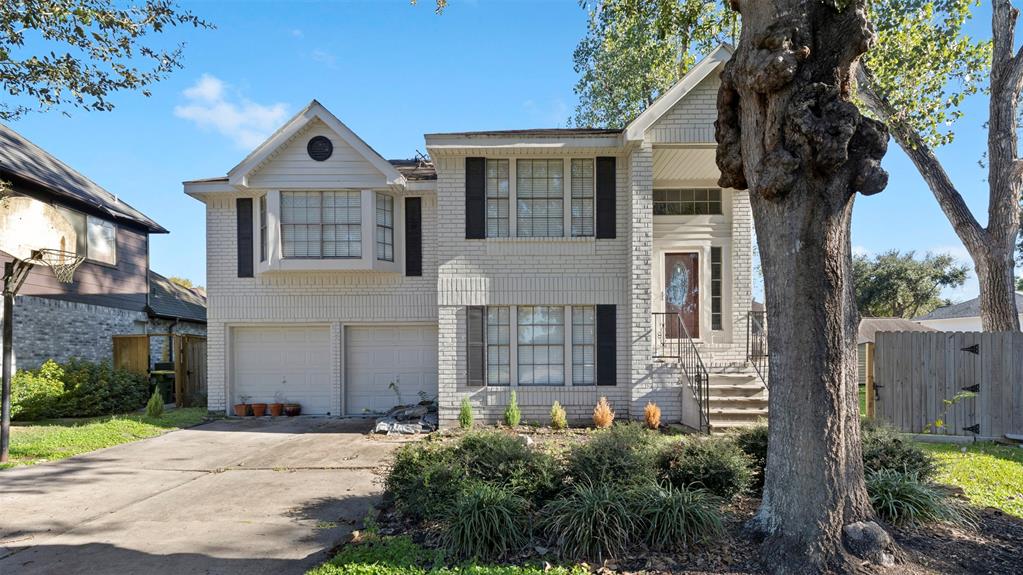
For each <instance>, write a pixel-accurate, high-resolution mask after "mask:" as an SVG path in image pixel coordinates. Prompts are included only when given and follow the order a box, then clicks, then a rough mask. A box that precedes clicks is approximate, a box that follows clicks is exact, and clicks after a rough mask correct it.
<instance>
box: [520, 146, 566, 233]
mask: <svg viewBox="0 0 1023 575" xmlns="http://www.w3.org/2000/svg"><path fill="white" fill-rule="evenodd" d="M564 172H565V162H564V161H563V160H519V161H517V162H515V199H516V220H515V227H516V234H517V235H519V236H520V237H558V236H563V235H565V225H564V218H565V214H564V205H565V190H564V185H565V177H564V176H565V174H564Z"/></svg>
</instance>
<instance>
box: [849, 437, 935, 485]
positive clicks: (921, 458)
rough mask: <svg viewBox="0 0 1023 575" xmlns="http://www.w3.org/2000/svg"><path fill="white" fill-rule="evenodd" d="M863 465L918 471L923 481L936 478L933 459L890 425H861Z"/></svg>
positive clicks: (916, 472)
mask: <svg viewBox="0 0 1023 575" xmlns="http://www.w3.org/2000/svg"><path fill="white" fill-rule="evenodd" d="M862 435H863V467H864V469H865V470H866V471H881V470H882V469H892V470H896V471H905V472H907V473H915V474H916V475H917V477H919V478H920V479H921V480H924V481H927V480H930V479H933V478H934V474H935V473H936V472H937V468H936V467H935V465H934V460H933V459H932V458H931V456H930V455H928V454H927V452H926V451H924V450H923V449H922V448H921V447H920V445H919V444H917V443H914V442H913V441H912V440H909V439H906V438H904V437H902V436H901V435H899V433H898V432H897V431H895V430H894V429H892V428H891V427H888V426H884V425H879V424H876V423H866V424H864V425H863V428H862Z"/></svg>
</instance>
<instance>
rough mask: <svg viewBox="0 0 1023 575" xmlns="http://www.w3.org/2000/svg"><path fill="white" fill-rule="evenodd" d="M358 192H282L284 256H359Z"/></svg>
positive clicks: (360, 212) (360, 214) (359, 202)
mask: <svg viewBox="0 0 1023 575" xmlns="http://www.w3.org/2000/svg"><path fill="white" fill-rule="evenodd" d="M361 222H362V201H361V194H360V192H281V244H282V246H283V250H284V257H286V258H358V257H361V256H362V225H361Z"/></svg>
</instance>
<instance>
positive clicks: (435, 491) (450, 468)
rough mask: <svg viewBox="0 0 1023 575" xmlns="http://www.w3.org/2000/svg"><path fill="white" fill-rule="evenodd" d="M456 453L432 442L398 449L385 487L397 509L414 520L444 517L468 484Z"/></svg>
mask: <svg viewBox="0 0 1023 575" xmlns="http://www.w3.org/2000/svg"><path fill="white" fill-rule="evenodd" d="M466 479H467V477H466V472H465V469H464V468H463V467H462V466H461V465H459V464H458V462H457V459H456V457H455V453H454V450H453V449H452V448H450V447H447V446H443V445H438V444H434V443H430V442H418V443H412V444H409V445H405V446H403V447H401V448H400V449H398V451H397V452H396V453H395V456H394V463H393V465H392V466H391V470H390V473H388V475H387V479H386V481H385V487H386V489H387V493H388V495H389V496H390V497H392V498H393V500H394V506H395V508H396V509H397V510H398V511H399V512H401V513H402V514H403V515H405V516H406V517H408V518H409V519H412V520H421V519H425V518H428V517H441V516H443V514H444V512H445V511H447V509H448V508H449V507H450V506H451V505H452V504H453V503H454V501H455V498H456V497H457V496H458V494H459V492H461V490H462V488H463V486H464V485H465V482H466Z"/></svg>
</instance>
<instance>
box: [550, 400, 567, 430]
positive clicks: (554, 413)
mask: <svg viewBox="0 0 1023 575" xmlns="http://www.w3.org/2000/svg"><path fill="white" fill-rule="evenodd" d="M567 428H568V414H567V413H565V408H564V407H561V402H558V401H555V402H554V405H552V406H551V429H567Z"/></svg>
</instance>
